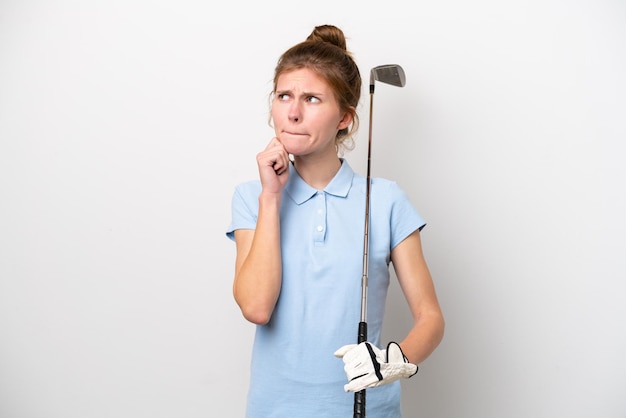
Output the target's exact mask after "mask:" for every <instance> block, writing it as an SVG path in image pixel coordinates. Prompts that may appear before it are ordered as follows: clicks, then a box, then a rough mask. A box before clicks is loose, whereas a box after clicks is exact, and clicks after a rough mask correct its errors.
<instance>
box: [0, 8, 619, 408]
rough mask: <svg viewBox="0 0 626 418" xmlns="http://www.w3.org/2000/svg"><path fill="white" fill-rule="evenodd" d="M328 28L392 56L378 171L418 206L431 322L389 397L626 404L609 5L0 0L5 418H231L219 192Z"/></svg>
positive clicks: (251, 152)
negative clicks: (425, 341)
mask: <svg viewBox="0 0 626 418" xmlns="http://www.w3.org/2000/svg"><path fill="white" fill-rule="evenodd" d="M324 23H332V24H336V25H338V26H340V27H341V28H342V29H344V31H345V33H346V35H347V36H348V38H349V39H348V45H349V48H350V49H351V50H352V51H353V52H354V54H355V57H356V59H357V62H358V64H359V66H360V68H361V71H362V74H363V75H364V79H365V80H367V79H368V75H369V69H370V68H371V67H373V66H375V65H380V64H388V63H398V64H401V65H402V66H403V67H404V69H405V71H406V74H407V85H406V87H405V88H403V89H399V88H395V87H391V86H384V85H380V86H379V87H377V90H376V99H375V105H374V109H375V111H374V126H375V128H374V146H373V151H372V152H373V161H372V171H373V175H374V176H377V177H387V178H392V179H394V180H396V181H398V183H399V184H400V185H401V186H402V187H403V188H404V189H405V190H406V191H407V193H408V194H409V196H410V197H411V199H412V201H413V202H414V204H415V206H416V207H417V208H418V209H419V211H420V212H421V213H422V214H423V216H424V217H425V218H426V219H427V220H428V226H427V228H426V229H425V230H424V231H423V234H422V235H423V241H424V246H425V251H426V255H427V258H428V262H429V265H430V267H431V270H432V273H433V276H434V278H435V281H436V286H437V290H438V293H439V296H440V300H441V305H442V307H443V310H444V313H445V317H446V320H447V328H446V335H445V338H444V341H443V342H442V344H441V345H440V347H439V348H438V350H437V351H436V352H435V353H434V354H433V355H432V356H431V357H430V358H429V359H428V360H426V361H425V362H424V363H423V364H422V365H421V367H420V372H419V374H418V375H417V376H415V377H414V378H412V379H411V380H408V381H405V382H404V386H403V390H404V410H405V412H406V416H407V417H418V416H419V417H428V418H436V417H441V418H456V417H468V418H503V417H506V418H515V417H520V418H522V417H523V418H554V417H565V416H567V417H570V418H583V417H585V418H587V417H603V418H623V417H624V416H626V401H624V388H625V387H626V358H625V355H624V353H626V331H625V330H626V326H625V325H624V320H625V319H626V307H625V306H626V304H625V303H624V292H625V290H626V284H625V279H626V262H625V260H626V251H625V249H626V246H625V244H624V237H625V235H626V221H625V214H626V198H625V194H626V193H625V184H624V183H625V181H624V179H626V168H624V167H625V165H624V162H623V161H624V159H625V157H626V155H625V152H624V142H625V140H626V127H625V126H626V125H625V122H624V119H625V116H626V99H625V97H626V81H625V74H626V5H625V4H624V2H622V1H617V0H615V1H609V0H571V1H565V0H552V1H546V0H541V1H540V0H525V1H522V0H515V1H495V0H476V1H473V2H466V1H462V0H447V1H445V0H444V1H437V2H433V1H430V2H423V1H417V2H399V1H393V0H389V1H385V2H374V1H355V0H349V1H329V0H321V1H318V2H308V3H307V2H304V3H303V2H294V1H285V0H277V1H273V2H269V3H268V2H252V1H249V2H247V3H245V2H244V3H240V2H226V3H223V4H219V5H218V4H216V3H211V2H207V1H192V0H182V1H176V2H174V1H166V0H157V1H147V0H124V1H122V0H112V1H78V0H76V1H71V0H52V1H36V0H19V1H18V0H2V1H1V2H0V199H1V200H0V417H1V418H42V417H45V418H87V417H89V418H91V417H94V418H100V417H115V418H126V417H128V418H137V417H149V418H160V417H177V418H179V417H185V418H186V417H189V418H192V417H242V416H243V414H244V403H245V395H246V391H247V378H248V362H249V355H250V345H251V340H252V335H253V330H254V328H253V326H252V325H251V324H248V323H246V322H245V321H244V320H243V318H242V317H241V315H240V313H239V311H238V309H237V307H236V305H235V303H234V301H233V299H232V296H231V284H232V276H233V262H234V245H233V244H232V243H231V242H230V241H229V240H227V239H226V237H225V235H224V231H225V229H226V226H227V225H228V223H229V220H230V198H231V193H232V190H233V188H234V186H235V185H236V184H237V183H239V182H240V181H243V180H248V179H250V178H255V177H256V175H257V174H256V166H255V161H254V156H255V155H256V153H257V152H258V151H259V150H260V149H262V148H263V147H264V146H265V144H266V143H267V142H268V141H269V139H270V138H271V135H272V131H271V129H270V128H269V127H268V124H267V113H268V105H267V95H268V93H269V91H270V89H271V78H272V75H273V68H274V65H275V63H276V60H277V58H278V56H279V55H280V53H282V52H283V51H284V50H285V49H286V48H288V47H290V46H291V45H293V44H295V43H297V42H300V41H302V40H304V38H305V37H306V36H307V35H308V34H309V33H310V31H311V30H312V28H313V26H315V25H318V24H324ZM366 84H367V81H366ZM366 93H367V92H366V90H364V96H363V99H364V100H363V101H362V105H361V108H360V109H359V110H360V112H361V116H362V129H361V131H360V134H359V137H358V139H357V144H358V145H357V148H356V149H355V150H354V151H353V152H351V153H349V154H347V158H348V160H349V161H350V162H351V164H352V165H353V167H354V168H355V169H356V170H357V171H360V172H361V173H364V167H365V155H366V153H365V151H366V150H365V146H366V138H367V123H368V112H367V110H368V101H367V95H366ZM386 323H387V327H386V330H385V334H386V338H387V339H393V338H396V339H397V338H400V337H402V336H403V335H404V332H406V330H407V328H408V326H409V321H408V312H407V311H406V308H405V307H404V301H403V299H402V297H401V294H400V293H399V291H398V289H397V286H396V285H395V284H394V287H393V288H392V291H391V294H390V301H389V309H388V316H387V319H386ZM355 338H356V324H355Z"/></svg>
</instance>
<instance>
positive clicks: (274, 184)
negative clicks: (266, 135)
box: [256, 137, 290, 194]
mask: <svg viewBox="0 0 626 418" xmlns="http://www.w3.org/2000/svg"><path fill="white" fill-rule="evenodd" d="M256 161H257V165H258V166H259V176H260V177H261V185H262V186H263V191H265V192H268V193H277V194H280V193H281V192H282V190H283V187H285V184H287V179H288V178H289V162H290V161H289V154H288V153H287V151H285V147H284V146H283V144H282V143H281V142H280V141H279V140H278V138H276V137H274V138H272V140H271V141H270V143H269V144H268V145H267V147H266V148H265V149H264V150H263V151H261V152H260V153H259V154H257V156H256Z"/></svg>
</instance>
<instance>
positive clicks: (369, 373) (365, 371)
mask: <svg viewBox="0 0 626 418" xmlns="http://www.w3.org/2000/svg"><path fill="white" fill-rule="evenodd" d="M335 357H339V358H340V359H343V362H344V367H343V369H344V370H345V372H346V375H347V376H348V380H349V381H350V383H348V384H347V385H345V386H344V387H343V388H344V390H345V391H346V392H359V391H361V390H363V389H367V388H373V387H376V386H381V385H385V384H387V383H391V382H393V381H395V380H398V379H400V378H403V377H404V378H409V377H411V376H413V375H414V374H415V373H417V366H416V365H415V364H411V363H409V360H408V359H407V358H406V357H405V356H404V353H403V352H402V349H401V348H400V346H399V345H398V344H397V343H394V342H390V343H389V344H388V345H387V349H386V350H380V349H378V348H376V346H374V345H372V344H371V343H368V342H364V343H360V344H348V345H344V346H343V347H341V348H340V349H339V350H337V351H335Z"/></svg>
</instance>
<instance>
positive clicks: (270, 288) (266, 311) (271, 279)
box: [233, 138, 289, 324]
mask: <svg viewBox="0 0 626 418" xmlns="http://www.w3.org/2000/svg"><path fill="white" fill-rule="evenodd" d="M257 164H258V166H259V175H260V177H261V184H262V191H261V194H260V195H259V213H258V218H257V224H256V229H255V230H251V229H240V230H236V231H235V242H236V244H237V257H236V260H235V280H234V283H233V295H234V297H235V301H236V302H237V304H238V305H239V308H240V309H241V312H242V313H243V316H244V317H245V318H246V319H247V320H248V321H250V322H253V323H255V324H266V323H267V322H268V321H269V320H270V318H271V316H272V312H273V311H274V306H275V305H276V301H277V300H278V295H279V293H280V287H281V283H282V258H281V249H280V203H281V199H282V190H283V188H284V186H285V184H286V182H287V179H288V177H289V156H288V154H287V153H286V152H285V149H284V148H283V146H282V144H281V143H280V141H278V139H276V138H274V139H273V140H272V141H271V142H270V143H269V145H268V146H267V148H266V149H265V150H264V151H263V152H261V153H259V154H258V155H257Z"/></svg>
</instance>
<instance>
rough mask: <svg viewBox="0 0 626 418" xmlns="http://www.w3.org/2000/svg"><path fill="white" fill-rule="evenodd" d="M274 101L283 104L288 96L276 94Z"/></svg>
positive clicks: (286, 94)
mask: <svg viewBox="0 0 626 418" xmlns="http://www.w3.org/2000/svg"><path fill="white" fill-rule="evenodd" d="M275 97H276V100H279V101H281V102H285V101H287V100H289V94H288V93H276V96H275Z"/></svg>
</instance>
